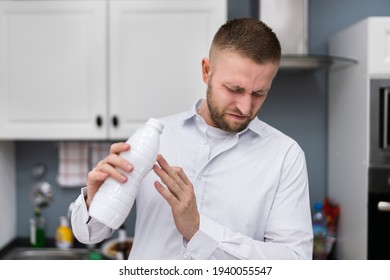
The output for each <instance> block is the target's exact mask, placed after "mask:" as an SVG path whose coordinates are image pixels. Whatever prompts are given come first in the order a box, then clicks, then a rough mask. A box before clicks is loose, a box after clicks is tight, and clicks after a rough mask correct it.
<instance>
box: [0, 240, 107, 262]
mask: <svg viewBox="0 0 390 280" xmlns="http://www.w3.org/2000/svg"><path fill="white" fill-rule="evenodd" d="M101 245H102V244H101V243H98V244H96V245H95V247H94V248H93V249H98V250H99V251H100V247H101ZM17 248H30V249H39V248H35V247H32V246H31V245H30V239H29V238H25V237H17V238H15V239H13V240H12V241H10V242H9V243H8V244H7V245H5V246H4V247H3V248H2V249H1V250H0V259H4V257H5V256H7V254H9V253H10V252H11V251H13V250H15V249H17ZM44 248H45V249H48V248H51V249H57V247H56V245H55V240H54V238H48V239H46V245H45V247H44ZM72 248H75V249H88V247H87V245H85V244H82V243H80V242H78V241H77V240H75V241H74V244H73V247H72Z"/></svg>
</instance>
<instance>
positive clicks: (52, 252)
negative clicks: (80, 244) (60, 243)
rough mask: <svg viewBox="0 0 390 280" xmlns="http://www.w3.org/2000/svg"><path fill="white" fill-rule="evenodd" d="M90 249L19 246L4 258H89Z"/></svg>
mask: <svg viewBox="0 0 390 280" xmlns="http://www.w3.org/2000/svg"><path fill="white" fill-rule="evenodd" d="M89 253H90V251H89V250H88V249H81V248H80V249H78V248H71V249H68V250H60V249H57V248H28V247H26V248H23V247H18V248H14V249H12V250H11V251H9V252H8V253H7V254H6V255H5V256H4V257H3V259H4V260H87V259H88V255H89Z"/></svg>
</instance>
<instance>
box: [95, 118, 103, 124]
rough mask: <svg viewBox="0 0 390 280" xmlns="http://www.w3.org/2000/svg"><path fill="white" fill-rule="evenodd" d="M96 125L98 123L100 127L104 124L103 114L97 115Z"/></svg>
mask: <svg viewBox="0 0 390 280" xmlns="http://www.w3.org/2000/svg"><path fill="white" fill-rule="evenodd" d="M96 125H97V126H98V127H101V126H102V125H103V119H102V117H101V116H97V117H96Z"/></svg>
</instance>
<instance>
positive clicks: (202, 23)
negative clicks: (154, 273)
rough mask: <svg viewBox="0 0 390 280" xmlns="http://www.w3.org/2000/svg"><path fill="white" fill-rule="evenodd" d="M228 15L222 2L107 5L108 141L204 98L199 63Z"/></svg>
mask: <svg viewBox="0 0 390 280" xmlns="http://www.w3.org/2000/svg"><path fill="white" fill-rule="evenodd" d="M226 15H227V5H226V0H193V1H189V0H164V1H162V0H160V1H158V0H156V1H145V0H138V1H111V2H110V48H109V53H110V86H109V88H110V92H109V95H110V115H111V117H116V118H117V120H118V125H117V126H112V127H111V129H110V137H111V138H113V139H126V138H128V137H129V136H130V135H131V134H132V133H133V131H134V130H135V129H136V128H137V127H138V126H139V125H140V124H141V123H143V122H145V121H146V120H147V119H148V118H149V117H162V116H166V115H170V114H173V113H178V112H181V111H185V110H187V109H189V108H190V107H191V106H192V105H193V104H194V103H195V101H196V100H197V99H198V98H201V97H204V96H205V91H206V86H205V85H204V84H203V81H202V72H201V60H202V58H203V57H207V56H208V50H209V46H210V43H211V40H212V37H213V35H214V33H215V32H216V31H217V29H218V28H219V27H220V25H222V24H223V23H224V22H225V21H226Z"/></svg>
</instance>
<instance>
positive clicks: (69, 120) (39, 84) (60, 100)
mask: <svg viewBox="0 0 390 280" xmlns="http://www.w3.org/2000/svg"><path fill="white" fill-rule="evenodd" d="M0 42H1V44H0V138H3V139H4V138H8V139H54V138H61V139H64V138H79V137H81V138H102V137H105V136H106V130H105V129H104V127H103V125H101V126H98V125H96V119H97V118H98V117H99V116H100V118H101V119H102V120H103V119H104V118H106V96H107V94H106V82H107V81H106V71H107V70H106V4H105V3H104V2H99V1H96V2H93V1H69V2H68V1H22V2H19V1H6V2H0Z"/></svg>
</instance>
